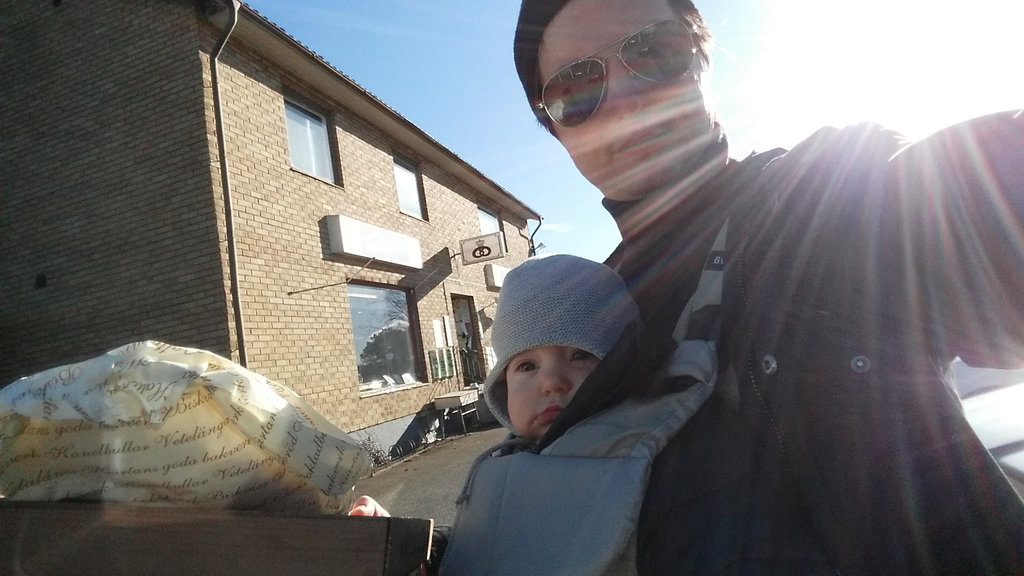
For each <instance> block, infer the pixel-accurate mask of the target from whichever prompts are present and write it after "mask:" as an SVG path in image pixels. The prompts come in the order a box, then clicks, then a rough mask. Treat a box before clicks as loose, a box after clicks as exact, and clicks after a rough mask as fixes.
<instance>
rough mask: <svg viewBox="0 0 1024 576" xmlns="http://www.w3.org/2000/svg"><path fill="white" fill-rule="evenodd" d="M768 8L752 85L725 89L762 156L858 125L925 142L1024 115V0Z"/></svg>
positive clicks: (786, 2) (872, 1)
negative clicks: (816, 133)
mask: <svg viewBox="0 0 1024 576" xmlns="http://www.w3.org/2000/svg"><path fill="white" fill-rule="evenodd" d="M763 11H764V15H763V20H762V24H763V26H761V27H760V30H762V32H761V34H759V36H758V37H757V38H754V39H752V40H751V44H752V46H750V47H749V48H748V50H747V51H746V52H747V53H753V54H756V57H755V58H753V59H751V61H750V62H749V63H747V64H746V65H744V64H742V63H739V62H737V64H740V65H744V66H745V67H746V69H747V74H748V76H747V78H746V79H745V80H743V83H742V86H736V85H733V86H727V87H726V89H727V90H728V89H732V90H733V91H734V92H736V93H737V94H736V95H735V96H732V97H731V100H730V101H733V100H734V101H735V102H734V104H735V105H736V109H735V111H734V113H735V114H736V115H737V116H738V119H739V124H740V125H739V129H740V130H741V134H742V135H744V136H745V138H744V140H745V141H746V142H747V143H749V145H752V146H753V147H755V148H757V149H762V150H763V149H765V148H767V147H771V146H778V145H783V146H789V145H792V144H793V143H795V142H796V141H798V140H800V139H802V138H803V137H805V136H807V135H808V134H809V132H810V131H812V130H813V129H814V128H816V127H818V126H822V125H826V124H828V125H833V126H839V125H844V124H850V123H853V122H860V121H873V122H879V123H882V124H885V125H886V126H889V127H892V128H895V129H897V130H899V131H901V132H903V133H905V134H907V135H908V136H910V137H912V138H920V137H923V136H926V135H927V134H929V133H930V132H932V131H934V130H937V129H939V128H941V127H943V126H946V125H948V124H951V123H955V122H958V121H960V120H964V119H967V118H970V117H973V116H978V115H981V114H986V113H989V112H995V111H999V110H1006V109H1014V108H1021V107H1024V72H1022V70H1024V65H1022V64H1021V62H1020V60H1021V58H1022V57H1024V34H1021V33H1020V27H1021V25H1022V24H1024V2H1022V1H1020V0H975V1H974V2H971V3H963V2H953V1H951V0H937V1H936V0H861V1H859V2H848V3H838V2H821V1H820V0H782V1H778V2H772V3H771V6H767V5H766V6H765V7H764V8H763ZM729 65H730V66H732V65H733V63H730V64H729ZM713 82H714V83H715V85H716V86H719V85H718V82H717V80H713ZM722 112H725V110H722ZM727 126H728V127H729V128H730V129H731V132H735V131H736V129H737V125H736V122H734V121H733V120H729V123H728V125H727ZM741 145H742V143H741ZM741 151H742V150H738V151H737V152H741Z"/></svg>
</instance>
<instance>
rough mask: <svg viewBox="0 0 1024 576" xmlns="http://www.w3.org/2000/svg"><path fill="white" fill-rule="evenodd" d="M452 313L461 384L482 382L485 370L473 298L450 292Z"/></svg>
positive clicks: (485, 374) (467, 384) (485, 373)
mask: <svg viewBox="0 0 1024 576" xmlns="http://www.w3.org/2000/svg"><path fill="white" fill-rule="evenodd" d="M452 313H453V315H454V317H455V334H456V338H457V339H458V344H457V347H458V352H459V365H460V366H462V382H463V385H465V386H469V385H471V384H482V383H483V381H484V378H485V377H486V376H487V372H486V370H485V369H484V363H483V352H482V347H481V346H480V325H479V323H478V322H477V316H476V307H474V306H473V298H472V297H471V296H461V295H457V294H452Z"/></svg>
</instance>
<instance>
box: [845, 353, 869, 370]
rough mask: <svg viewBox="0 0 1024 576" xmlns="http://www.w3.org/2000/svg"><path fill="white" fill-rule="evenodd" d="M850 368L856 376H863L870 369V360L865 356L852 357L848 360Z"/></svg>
mask: <svg viewBox="0 0 1024 576" xmlns="http://www.w3.org/2000/svg"><path fill="white" fill-rule="evenodd" d="M850 368H852V369H853V371H854V372H856V373H857V374H863V373H865V372H867V371H868V370H870V369H871V360H868V357H867V356H854V357H853V360H850Z"/></svg>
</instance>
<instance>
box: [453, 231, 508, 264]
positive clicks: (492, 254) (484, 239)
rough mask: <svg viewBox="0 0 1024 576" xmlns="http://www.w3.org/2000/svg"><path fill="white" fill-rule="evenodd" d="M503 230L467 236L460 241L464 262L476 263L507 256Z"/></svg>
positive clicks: (460, 250)
mask: <svg viewBox="0 0 1024 576" xmlns="http://www.w3.org/2000/svg"><path fill="white" fill-rule="evenodd" d="M501 240H502V238H501V232H492V233H490V234H484V235H483V236H477V237H475V238H467V239H465V240H463V241H461V242H459V252H461V253H462V263H463V264H476V263H477V262H486V261H487V260H495V259H497V258H504V257H505V243H504V242H502V241H501Z"/></svg>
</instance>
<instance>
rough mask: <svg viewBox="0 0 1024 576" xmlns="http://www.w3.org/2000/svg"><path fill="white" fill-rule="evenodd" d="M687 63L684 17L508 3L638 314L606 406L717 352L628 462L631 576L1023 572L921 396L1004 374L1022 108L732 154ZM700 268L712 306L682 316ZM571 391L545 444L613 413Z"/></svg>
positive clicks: (985, 488) (1021, 339)
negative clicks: (701, 390)
mask: <svg viewBox="0 0 1024 576" xmlns="http://www.w3.org/2000/svg"><path fill="white" fill-rule="evenodd" d="M709 46H710V33H709V31H708V30H707V27H706V26H705V24H704V22H703V20H702V19H701V17H700V14H699V12H698V10H697V8H696V7H694V6H693V4H691V3H690V2H688V1H687V0H568V1H565V0H525V1H524V2H523V5H522V8H521V13H520V17H519V23H518V27H517V31H516V40H515V59H516V67H517V71H518V73H519V76H520V80H521V81H522V84H523V87H524V89H525V92H526V96H527V99H528V102H529V105H530V106H531V108H532V109H533V111H534V112H535V114H536V116H537V119H538V121H539V122H540V123H541V124H543V125H544V126H545V127H547V129H548V130H550V131H551V133H552V134H553V135H554V136H555V137H556V138H557V139H558V140H559V142H561V143H562V145H563V146H564V147H565V148H566V150H567V151H568V152H569V154H570V156H571V157H572V159H573V161H574V162H575V164H576V166H577V167H578V168H579V170H580V171H581V172H582V173H583V175H584V176H586V177H587V178H588V179H589V180H590V181H591V182H592V183H593V184H594V185H596V186H597V187H598V188H599V189H600V190H601V192H602V193H603V194H604V196H605V199H604V205H605V206H606V207H607V209H608V210H609V211H610V212H611V214H612V215H613V216H614V218H615V220H616V222H617V224H618V226H619V229H620V232H621V234H622V238H623V240H622V243H621V244H620V245H619V247H618V248H617V249H616V250H615V252H614V253H613V254H612V255H611V256H610V257H609V259H608V264H610V265H612V266H613V267H614V268H616V269H617V270H618V271H619V273H620V275H621V276H622V277H623V278H624V279H625V280H626V282H627V284H628V285H629V287H630V290H631V292H632V294H633V296H634V298H635V299H636V301H637V303H638V305H639V307H640V310H641V314H642V317H643V320H644V325H643V329H642V331H641V333H640V336H639V338H638V343H632V342H622V343H620V344H621V345H622V346H624V347H628V346H636V350H635V353H632V354H629V353H620V354H618V356H617V357H619V358H629V360H628V362H629V363H630V368H629V370H630V372H631V373H632V382H630V385H631V386H632V392H626V394H627V395H629V394H634V395H648V396H649V395H651V394H657V393H658V391H657V390H653V389H651V387H650V375H651V373H652V371H653V370H656V369H658V368H659V367H661V366H662V364H664V363H665V361H666V358H669V357H671V355H672V354H673V352H674V351H675V353H678V350H680V349H681V348H682V347H683V345H679V346H678V347H677V346H676V344H677V343H679V342H684V343H685V342H688V341H693V340H700V339H711V340H714V341H716V342H717V374H718V379H717V382H716V384H715V392H714V393H713V394H712V395H711V397H710V398H709V399H708V400H707V401H706V402H705V403H704V405H703V406H702V407H701V408H700V409H699V410H698V412H697V414H696V415H695V416H694V417H693V419H692V420H691V421H690V422H689V423H687V424H686V425H685V426H684V427H683V428H682V430H681V431H680V432H679V433H678V434H677V435H676V436H675V437H674V438H673V439H672V441H671V442H670V443H669V444H668V446H666V447H665V449H664V450H663V451H662V452H661V454H660V455H659V456H658V458H657V459H656V460H655V462H654V465H653V468H652V470H651V475H650V478H649V483H648V487H647V491H646V497H645V499H644V504H643V508H642V510H641V512H640V517H639V525H638V528H637V532H636V533H635V537H636V539H635V546H636V548H635V551H636V568H637V570H638V571H639V573H640V574H679V573H696V574H750V573H757V574H835V573H837V572H838V573H842V574H865V573H867V574H886V573H894V574H896V573H899V574H1017V573H1024V505H1022V503H1021V500H1020V498H1019V497H1018V496H1017V495H1016V494H1015V493H1014V491H1013V488H1012V486H1011V485H1010V484H1009V483H1008V481H1007V480H1006V478H1005V477H1004V475H1003V473H1002V472H1001V470H1000V469H999V468H998V466H997V465H996V464H995V463H994V461H993V460H992V458H990V457H989V455H988V453H987V452H986V451H985V449H984V447H983V446H982V445H981V443H980V442H979V441H978V440H977V438H976V436H975V435H974V433H973V432H972V430H971V429H970V427H969V425H968V424H967V422H966V420H965V419H964V418H963V415H962V413H961V410H960V406H959V402H958V400H957V399H956V398H955V397H954V395H953V394H952V392H951V391H950V388H949V383H948V382H947V381H946V380H945V379H944V374H945V373H947V372H948V371H949V366H950V362H951V361H952V360H953V359H955V358H956V357H958V356H959V357H961V358H963V359H964V360H965V361H967V362H968V363H969V364H971V365H975V366H990V367H1003V368H1011V367H1020V366H1024V298H1022V294H1024V289H1022V288H1021V287H1024V118H1022V116H1024V115H1022V114H1014V113H1007V114H995V115H992V116H988V117H984V118H980V119H977V120H974V121H971V122H967V123H964V124H961V125H958V126H954V127H951V128H949V129H946V130H944V131H941V132H939V133H937V134H935V135H933V136H931V137H929V138H928V139H926V140H924V141H921V142H918V143H915V144H913V145H910V146H908V145H907V142H906V141H905V140H904V139H903V138H902V137H901V136H900V135H899V134H897V133H894V132H891V131H888V130H885V129H882V128H880V127H878V126H874V125H859V126H854V127H850V128H845V129H841V130H837V129H831V128H828V129H823V130H821V131H819V132H818V133H816V134H814V135H813V136H811V137H810V138H809V139H808V140H806V141H805V142H803V143H801V144H799V145H797V146H796V147H794V148H793V149H792V150H790V151H788V152H787V151H782V150H776V151H772V152H769V153H764V154H760V155H756V156H751V157H748V158H746V159H744V160H742V161H736V160H733V159H731V158H730V154H729V149H728V144H727V140H726V139H725V136H724V133H723V130H722V128H721V127H720V126H719V125H718V124H717V122H716V121H715V118H714V114H713V112H712V110H711V107H710V105H709V103H708V98H707V91H706V77H707V76H706V73H707V70H708V68H709ZM755 97H756V96H755ZM722 238H724V244H721V242H722V240H721V239H722ZM716 239H717V240H718V242H719V243H720V244H719V245H716ZM716 268H721V269H723V270H724V280H723V282H722V288H721V290H722V292H721V305H720V306H710V307H706V308H702V309H700V310H694V309H693V307H692V306H687V303H688V302H690V299H691V296H692V295H693V294H694V293H695V292H697V291H698V283H699V282H701V280H700V279H701V277H702V271H707V270H712V269H716ZM704 276H706V274H705V275H704ZM704 288H705V287H704V285H703V284H701V291H704ZM680 318H685V319H686V320H685V321H683V322H681V321H680ZM620 352H621V350H620ZM612 356H616V355H615V354H613V355H612ZM605 368H606V367H605ZM600 370H602V368H599V369H598V371H600ZM587 386H592V385H591V383H590V382H589V381H588V382H587V383H584V384H583V385H582V386H581V389H580V392H579V394H581V395H583V396H582V397H589V398H591V399H592V405H591V407H590V408H589V409H586V408H585V407H583V408H581V407H577V409H576V410H575V411H574V412H573V414H569V412H570V411H568V410H567V411H566V413H564V414H563V421H562V422H556V423H555V425H553V429H561V430H571V428H572V425H573V424H574V422H579V421H581V420H584V419H585V418H587V417H588V416H589V415H591V414H595V413H597V412H599V411H601V410H603V409H605V408H606V407H607V406H608V404H609V403H610V402H617V401H618V400H620V399H621V396H622V394H621V393H619V391H618V390H619V388H621V387H619V388H617V389H609V390H607V391H605V392H607V393H605V394H601V393H599V392H601V391H596V392H597V393H595V391H594V390H590V391H589V392H590V393H589V394H585V390H586V387H587ZM565 418H573V419H574V421H566V420H564V419H565ZM595 505H600V504H599V503H595ZM551 513H552V514H556V513H568V514H572V513H575V512H574V511H571V510H570V511H552V512H551ZM559 545H564V543H563V542H561V541H559ZM595 545H596V544H595Z"/></svg>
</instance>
